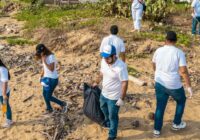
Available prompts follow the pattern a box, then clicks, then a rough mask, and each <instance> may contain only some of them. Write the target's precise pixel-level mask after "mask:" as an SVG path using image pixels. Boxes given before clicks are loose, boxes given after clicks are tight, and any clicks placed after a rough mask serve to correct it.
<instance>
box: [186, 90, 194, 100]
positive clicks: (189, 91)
mask: <svg viewBox="0 0 200 140" xmlns="http://www.w3.org/2000/svg"><path fill="white" fill-rule="evenodd" d="M187 91H188V93H189V94H190V97H189V98H190V99H191V98H192V95H193V91H192V88H191V87H188V88H187Z"/></svg>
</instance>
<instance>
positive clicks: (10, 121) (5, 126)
mask: <svg viewBox="0 0 200 140" xmlns="http://www.w3.org/2000/svg"><path fill="white" fill-rule="evenodd" d="M13 123H14V122H13V121H12V120H6V122H5V123H4V124H3V125H2V127H3V128H10V127H11V126H12V124H13Z"/></svg>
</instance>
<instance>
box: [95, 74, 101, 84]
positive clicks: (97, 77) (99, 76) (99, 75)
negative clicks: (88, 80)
mask: <svg viewBox="0 0 200 140" xmlns="http://www.w3.org/2000/svg"><path fill="white" fill-rule="evenodd" d="M102 79H103V74H102V73H101V72H99V73H98V75H97V76H96V77H95V80H94V85H98V84H99V83H100V82H101V81H102Z"/></svg>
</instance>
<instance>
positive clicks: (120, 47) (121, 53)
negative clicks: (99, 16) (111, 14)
mask: <svg viewBox="0 0 200 140" xmlns="http://www.w3.org/2000/svg"><path fill="white" fill-rule="evenodd" d="M118 31H119V29H118V26H117V25H112V26H111V27H110V33H111V34H110V35H109V36H107V37H104V38H103V40H102V42H101V46H100V53H101V52H102V51H103V48H104V47H105V46H107V45H113V46H115V48H116V53H117V57H118V58H121V59H122V61H124V62H125V60H126V56H125V55H126V54H125V51H126V49H125V44H124V41H123V40H122V39H121V38H120V37H119V36H117V34H118Z"/></svg>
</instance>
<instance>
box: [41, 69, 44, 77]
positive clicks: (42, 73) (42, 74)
mask: <svg viewBox="0 0 200 140" xmlns="http://www.w3.org/2000/svg"><path fill="white" fill-rule="evenodd" d="M43 76H44V69H42V72H41V77H43Z"/></svg>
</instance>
